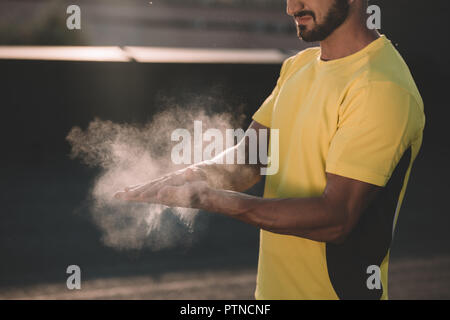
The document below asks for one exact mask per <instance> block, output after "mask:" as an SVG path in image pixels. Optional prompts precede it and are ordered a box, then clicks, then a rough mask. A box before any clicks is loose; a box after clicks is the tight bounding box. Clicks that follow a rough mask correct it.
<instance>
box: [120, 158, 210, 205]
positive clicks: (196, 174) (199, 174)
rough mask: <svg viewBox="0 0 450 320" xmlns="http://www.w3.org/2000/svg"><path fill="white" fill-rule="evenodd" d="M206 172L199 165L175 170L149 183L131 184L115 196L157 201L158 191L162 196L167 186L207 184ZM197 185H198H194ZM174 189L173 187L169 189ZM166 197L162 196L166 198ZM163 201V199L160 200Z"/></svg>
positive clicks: (127, 199)
mask: <svg viewBox="0 0 450 320" xmlns="http://www.w3.org/2000/svg"><path fill="white" fill-rule="evenodd" d="M206 181H207V176H206V173H205V172H204V171H203V170H202V169H200V168H197V167H194V166H192V167H188V168H185V169H182V170H178V171H175V172H173V173H170V174H167V175H165V176H162V177H160V178H158V179H155V180H152V181H150V182H147V183H143V184H139V185H135V186H130V187H127V188H125V189H124V191H119V192H117V193H116V194H115V195H114V198H116V199H120V200H126V201H135V202H153V203H161V202H156V201H157V199H158V193H159V192H161V196H162V195H163V194H165V193H162V192H163V191H164V192H166V191H167V189H165V187H181V186H183V185H186V184H188V185H191V184H192V183H195V182H203V183H204V184H206V185H207V182H206ZM194 186H197V185H194ZM185 188H187V187H186V186H185V187H183V188H180V189H178V190H180V192H185V190H184V189H185ZM169 190H172V189H169ZM165 198H166V197H163V196H162V197H161V199H165ZM160 201H162V200H160Z"/></svg>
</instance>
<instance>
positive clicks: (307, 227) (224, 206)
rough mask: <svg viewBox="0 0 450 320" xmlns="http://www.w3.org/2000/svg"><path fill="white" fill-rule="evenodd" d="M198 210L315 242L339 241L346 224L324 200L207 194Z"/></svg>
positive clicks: (211, 192) (210, 192)
mask: <svg viewBox="0 0 450 320" xmlns="http://www.w3.org/2000/svg"><path fill="white" fill-rule="evenodd" d="M200 206H201V207H202V209H205V210H208V211H212V212H218V213H222V214H225V215H227V216H231V217H233V218H235V219H238V220H241V221H243V222H245V223H249V224H252V225H254V226H257V227H259V228H261V229H264V230H267V231H271V232H274V233H279V234H285V235H293V236H299V237H303V238H307V239H311V240H315V241H326V242H335V241H339V239H340V238H341V237H342V233H343V230H344V227H343V226H344V225H345V222H346V221H345V220H346V219H345V218H346V217H345V212H344V210H339V208H334V209H333V208H330V205H329V204H328V203H327V200H326V198H324V197H315V198H289V199H267V198H260V197H254V196H249V195H246V194H242V193H238V192H233V191H226V190H209V191H208V192H207V194H206V195H205V196H204V197H203V198H202V200H201V205H200Z"/></svg>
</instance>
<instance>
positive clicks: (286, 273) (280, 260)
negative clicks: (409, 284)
mask: <svg viewBox="0 0 450 320" xmlns="http://www.w3.org/2000/svg"><path fill="white" fill-rule="evenodd" d="M253 119H254V120H255V121H256V122H259V123H260V124H262V125H264V126H266V127H270V128H271V129H278V130H279V171H278V173H277V174H275V175H271V176H267V177H266V184H265V190H264V197H266V198H304V197H315V196H320V195H321V194H322V192H323V191H324V188H325V185H326V183H327V181H326V172H329V173H333V174H337V175H340V176H344V177H348V178H352V179H356V180H360V181H364V182H367V183H371V184H374V185H378V186H383V187H384V188H383V189H382V192H381V193H380V196H379V197H378V198H377V199H376V200H375V201H374V202H373V204H372V205H371V206H370V208H368V209H367V211H366V212H364V213H363V214H362V216H361V218H360V221H359V222H358V224H357V225H356V227H355V228H354V229H353V230H352V232H351V234H350V235H349V237H348V238H347V240H346V241H345V242H344V243H343V244H340V245H336V244H331V243H324V242H317V241H312V240H308V239H304V238H301V237H295V236H286V235H280V234H275V233H271V232H268V231H264V230H261V233H260V252H259V263H258V277H257V287H256V292H255V297H256V298H257V299H339V298H340V299H380V298H381V299H387V273H388V260H389V248H390V244H391V240H392V234H393V230H394V227H395V224H396V219H397V215H398V211H399V208H400V205H401V202H402V199H403V196H404V193H405V189H406V185H407V182H408V177H409V173H410V170H411V166H412V163H413V161H414V159H415V158H416V156H417V153H418V151H419V149H420V146H421V143H422V132H423V128H424V125H425V116H424V112H423V102H422V99H421V97H420V94H419V92H418V90H417V87H416V85H415V83H414V80H413V78H412V76H411V74H410V71H409V69H408V66H407V65H406V63H405V62H404V61H403V59H402V57H401V56H400V54H399V53H398V52H397V50H396V49H395V48H394V47H393V45H392V44H391V42H390V41H389V40H388V39H387V38H386V37H385V36H384V35H382V36H381V37H380V38H378V39H377V40H375V41H373V42H372V43H370V44H369V45H368V46H366V47H365V48H364V49H362V50H360V51H359V52H357V53H355V54H352V55H350V56H347V57H344V58H341V59H336V60H331V61H323V60H321V59H320V48H310V49H306V50H304V51H302V52H300V53H298V54H297V55H295V56H293V57H290V58H288V59H287V60H285V61H284V63H283V66H282V68H281V73H280V77H279V79H278V82H277V85H276V87H275V89H274V90H273V92H272V94H271V95H270V96H269V97H268V98H267V99H266V101H265V102H264V103H263V104H262V106H261V107H260V109H259V110H258V111H257V112H256V113H255V114H254V116H253ZM300 214H301V213H300ZM370 266H377V267H378V268H379V270H380V271H381V272H380V275H381V277H378V279H379V278H381V285H382V286H381V289H377V288H376V287H375V288H374V287H373V286H368V285H367V281H368V279H369V277H371V275H373V271H372V270H373V269H370V268H369V267H370ZM368 268H369V270H368ZM375 276H376V275H375ZM376 279H377V278H375V280H374V278H372V280H371V281H370V282H372V284H374V283H375V284H376ZM369 287H371V289H369Z"/></svg>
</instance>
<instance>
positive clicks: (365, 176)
mask: <svg viewBox="0 0 450 320" xmlns="http://www.w3.org/2000/svg"><path fill="white" fill-rule="evenodd" d="M325 171H326V172H328V173H332V174H336V175H339V176H343V177H346V178H350V179H354V180H359V181H362V182H366V183H370V184H374V185H376V186H380V187H384V186H385V185H386V183H387V182H388V181H389V178H390V177H389V176H386V175H382V174H379V173H375V172H373V171H371V170H368V169H367V168H362V167H357V166H354V165H348V164H346V163H327V166H326V170H325Z"/></svg>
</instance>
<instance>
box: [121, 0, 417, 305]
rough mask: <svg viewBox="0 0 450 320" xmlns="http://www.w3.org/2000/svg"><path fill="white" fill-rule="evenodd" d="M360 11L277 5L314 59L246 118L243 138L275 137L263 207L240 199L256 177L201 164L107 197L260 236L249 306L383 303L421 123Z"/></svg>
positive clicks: (353, 1) (283, 78)
mask: <svg viewBox="0 0 450 320" xmlns="http://www.w3.org/2000/svg"><path fill="white" fill-rule="evenodd" d="M366 10H367V3H366V1H365V0H288V1H287V13H288V14H289V15H290V16H293V17H294V19H295V22H296V25H297V28H298V35H299V37H300V38H302V39H303V40H305V41H319V42H320V48H311V49H307V50H304V51H302V52H300V53H298V54H297V55H295V56H293V57H290V58H288V59H287V60H286V61H285V62H284V63H283V66H282V68H281V73H280V77H279V79H278V82H277V85H276V87H275V89H274V90H273V92H272V94H271V95H270V96H269V97H268V98H267V100H266V101H265V102H264V103H263V104H262V106H261V107H260V109H259V110H258V111H257V112H256V113H255V114H254V115H253V120H254V121H253V122H252V124H251V125H250V128H253V129H256V130H259V129H264V128H270V129H278V130H279V171H278V172H277V173H276V174H275V175H271V176H267V177H266V184H265V191H264V197H263V198H260V197H253V196H249V195H245V194H243V193H239V192H241V191H244V190H246V189H248V188H249V187H250V186H252V185H253V184H255V183H256V182H257V181H258V180H259V179H260V174H259V171H258V169H259V167H258V166H256V165H253V166H252V165H245V166H243V165H240V166H239V165H234V166H233V165H219V164H210V163H200V164H196V165H193V166H191V167H189V168H187V169H184V170H181V171H178V172H175V173H172V174H169V175H167V176H165V177H162V178H160V179H158V180H155V181H151V182H150V183H147V184H144V185H141V186H138V187H135V188H127V189H126V190H125V191H123V192H119V193H117V194H116V197H117V198H121V199H124V200H128V201H144V202H159V203H164V204H167V205H170V206H191V207H196V208H201V209H205V210H208V211H213V212H220V213H222V214H225V215H228V216H230V217H234V218H236V219H239V220H242V221H244V222H246V223H250V224H252V225H255V226H258V227H259V228H261V235H260V252H259V263H258V276H257V288H256V292H255V297H256V298H257V299H338V298H340V299H387V298H388V293H387V273H388V261H389V248H390V244H391V240H392V233H393V229H394V226H395V223H396V220H397V216H398V212H399V208H400V205H401V202H402V199H403V197H404V194H405V190H406V185H407V182H408V177H409V174H410V171H411V167H412V164H413V161H414V159H415V158H416V156H417V153H418V151H419V148H420V146H421V142H422V132H423V128H424V123H425V117H424V113H423V102H422V99H421V97H420V94H419V92H418V90H417V88H416V85H415V83H414V80H413V79H412V76H411V74H410V72H409V70H408V67H407V65H406V64H405V62H404V61H403V59H402V58H401V56H400V55H399V53H398V52H397V51H396V50H395V48H394V47H393V46H392V44H391V42H390V41H389V40H388V39H387V38H386V37H385V36H384V35H380V34H379V33H378V32H377V31H375V30H369V29H368V28H367V27H366V19H367V15H366ZM240 143H245V139H243V140H242V141H241V142H240ZM237 147H238V146H236V147H235V148H233V149H229V150H227V151H225V153H224V154H222V155H219V156H218V158H220V157H224V156H225V154H226V153H227V152H235V150H236V148H237ZM216 160H217V159H216ZM216 162H217V161H216ZM218 177H220V178H218ZM225 189H226V190H225ZM377 270H378V271H379V270H381V272H380V273H377ZM377 280H379V282H381V286H379V285H377Z"/></svg>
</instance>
